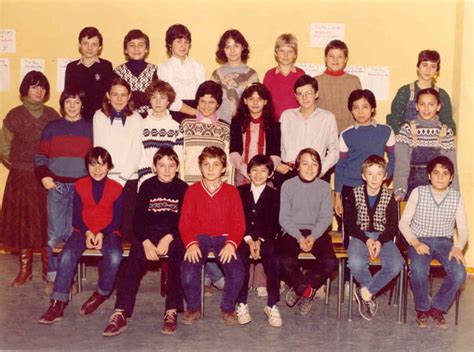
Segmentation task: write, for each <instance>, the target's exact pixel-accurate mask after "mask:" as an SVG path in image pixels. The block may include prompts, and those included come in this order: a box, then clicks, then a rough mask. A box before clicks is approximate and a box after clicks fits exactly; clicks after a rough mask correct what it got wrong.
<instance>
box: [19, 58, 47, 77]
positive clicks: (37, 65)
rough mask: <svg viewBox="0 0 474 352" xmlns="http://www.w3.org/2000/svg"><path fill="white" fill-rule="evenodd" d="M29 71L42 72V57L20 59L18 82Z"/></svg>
mask: <svg viewBox="0 0 474 352" xmlns="http://www.w3.org/2000/svg"><path fill="white" fill-rule="evenodd" d="M30 71H40V72H42V73H44V59H21V60H20V82H21V81H22V80H23V77H25V75H26V74H27V73H28V72H30Z"/></svg>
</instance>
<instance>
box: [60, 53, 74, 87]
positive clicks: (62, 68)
mask: <svg viewBox="0 0 474 352" xmlns="http://www.w3.org/2000/svg"><path fill="white" fill-rule="evenodd" d="M73 60H74V59H61V58H58V61H57V65H58V66H57V72H56V77H57V81H56V88H57V90H58V92H59V93H61V92H62V91H63V90H64V80H65V77H66V66H67V64H68V63H70V62H71V61H73Z"/></svg>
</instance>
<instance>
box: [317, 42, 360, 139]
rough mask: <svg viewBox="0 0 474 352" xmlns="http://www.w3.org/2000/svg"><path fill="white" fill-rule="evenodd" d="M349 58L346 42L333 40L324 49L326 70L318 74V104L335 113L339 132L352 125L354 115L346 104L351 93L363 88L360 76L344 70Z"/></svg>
mask: <svg viewBox="0 0 474 352" xmlns="http://www.w3.org/2000/svg"><path fill="white" fill-rule="evenodd" d="M348 59H349V49H348V48H347V45H346V43H344V42H343V41H341V40H338V39H335V40H331V41H330V42H329V43H328V45H326V48H325V49H324V62H325V64H326V71H324V72H323V73H322V74H320V75H319V76H316V79H317V81H318V84H319V88H320V93H319V98H318V106H319V107H320V108H321V109H325V110H328V111H330V112H332V113H333V114H334V116H335V117H336V123H337V130H338V132H339V133H340V132H341V131H343V130H345V129H346V128H347V127H349V126H351V125H352V115H351V113H350V109H347V105H346V102H347V98H348V97H349V94H351V92H352V91H354V90H356V89H361V88H362V85H361V84H360V80H359V77H357V76H354V75H351V74H349V73H347V72H344V68H345V67H346V65H347V60H348Z"/></svg>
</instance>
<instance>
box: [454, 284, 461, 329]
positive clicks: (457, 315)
mask: <svg viewBox="0 0 474 352" xmlns="http://www.w3.org/2000/svg"><path fill="white" fill-rule="evenodd" d="M460 296H461V289H459V290H458V292H456V303H455V304H456V306H455V307H454V309H455V311H454V325H458V321H459V298H460Z"/></svg>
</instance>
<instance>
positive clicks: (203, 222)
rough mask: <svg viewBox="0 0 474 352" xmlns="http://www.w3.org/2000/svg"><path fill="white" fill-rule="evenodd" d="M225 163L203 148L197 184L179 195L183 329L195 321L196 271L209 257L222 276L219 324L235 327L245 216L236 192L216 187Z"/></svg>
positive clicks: (222, 156)
mask: <svg viewBox="0 0 474 352" xmlns="http://www.w3.org/2000/svg"><path fill="white" fill-rule="evenodd" d="M226 165H227V158H226V154H225V152H224V151H223V150H222V149H221V148H219V147H206V148H204V149H203V151H202V153H201V155H199V168H200V169H201V173H202V180H201V182H197V183H195V184H193V185H192V186H190V187H189V188H188V190H187V191H186V194H185V196H184V202H183V207H182V209H181V217H180V220H179V231H180V233H181V236H182V239H183V243H184V246H185V248H186V253H185V255H184V261H183V264H182V267H181V280H182V283H183V290H184V296H185V297H186V302H187V304H188V310H187V311H186V312H185V313H184V317H183V324H187V325H190V324H193V323H194V322H195V321H197V320H198V319H200V318H201V307H200V305H201V303H200V297H201V283H200V277H201V268H202V266H203V265H204V262H205V260H206V258H207V255H208V253H209V252H211V251H212V252H213V253H214V254H215V255H216V259H217V260H218V262H219V263H220V264H221V266H222V268H223V270H224V274H225V278H226V280H225V286H224V290H223V292H222V301H221V311H222V318H223V320H224V322H225V323H226V324H228V325H236V324H238V323H239V322H238V320H237V316H236V314H235V302H236V299H237V296H238V294H239V291H240V288H241V287H242V283H243V280H244V276H245V270H244V267H243V265H242V262H241V260H240V257H239V255H238V253H237V251H236V249H237V247H238V246H239V244H240V242H241V240H242V238H243V235H244V232H245V216H244V211H243V208H242V202H241V200H240V196H239V192H238V191H237V189H236V188H235V187H233V186H231V185H229V184H227V183H224V182H222V180H221V176H222V175H223V174H224V173H225V168H226Z"/></svg>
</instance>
